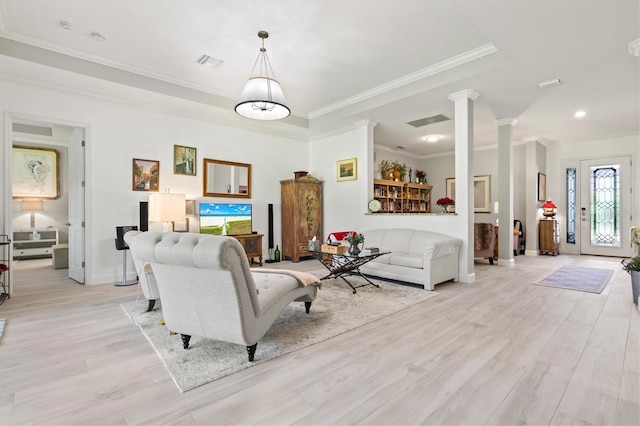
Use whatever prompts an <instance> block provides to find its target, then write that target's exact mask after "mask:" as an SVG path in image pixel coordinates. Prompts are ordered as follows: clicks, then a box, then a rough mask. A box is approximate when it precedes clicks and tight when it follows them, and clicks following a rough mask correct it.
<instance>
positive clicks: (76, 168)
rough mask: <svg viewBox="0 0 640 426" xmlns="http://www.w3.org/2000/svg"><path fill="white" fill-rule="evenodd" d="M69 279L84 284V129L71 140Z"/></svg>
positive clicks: (77, 132) (76, 131) (79, 130)
mask: <svg viewBox="0 0 640 426" xmlns="http://www.w3.org/2000/svg"><path fill="white" fill-rule="evenodd" d="M69 278H71V279H72V280H75V281H77V282H79V283H81V284H84V129H75V130H74V131H73V134H72V135H71V138H70V139H69Z"/></svg>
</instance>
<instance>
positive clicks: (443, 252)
mask: <svg viewBox="0 0 640 426" xmlns="http://www.w3.org/2000/svg"><path fill="white" fill-rule="evenodd" d="M361 233H362V234H363V235H364V246H365V247H378V248H379V249H380V251H389V252H391V253H390V254H386V255H383V256H380V257H378V258H376V259H374V260H372V261H371V262H369V263H367V264H365V265H363V266H361V267H360V271H361V272H362V273H364V274H366V275H372V276H377V277H382V278H388V279H392V280H398V281H405V282H409V283H413V284H419V285H422V286H423V287H424V288H425V290H433V289H434V286H435V285H436V284H440V283H442V282H444V281H448V280H453V281H458V277H459V272H458V254H459V252H460V246H461V245H462V240H461V239H459V238H455V237H451V236H449V235H444V234H439V233H437V232H430V231H418V230H414V229H374V230H369V231H361Z"/></svg>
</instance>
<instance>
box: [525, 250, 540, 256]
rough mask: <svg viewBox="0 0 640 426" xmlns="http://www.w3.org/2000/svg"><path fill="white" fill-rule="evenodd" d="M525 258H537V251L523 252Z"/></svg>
mask: <svg viewBox="0 0 640 426" xmlns="http://www.w3.org/2000/svg"><path fill="white" fill-rule="evenodd" d="M524 255H525V256H537V255H538V250H526V251H525V252H524Z"/></svg>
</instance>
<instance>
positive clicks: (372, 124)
mask: <svg viewBox="0 0 640 426" xmlns="http://www.w3.org/2000/svg"><path fill="white" fill-rule="evenodd" d="M354 124H355V126H356V127H365V126H366V127H370V128H374V127H375V126H376V124H378V122H377V121H371V120H369V119H366V120H360V121H356V122H355V123H354Z"/></svg>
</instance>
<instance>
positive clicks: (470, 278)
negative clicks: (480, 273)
mask: <svg viewBox="0 0 640 426" xmlns="http://www.w3.org/2000/svg"><path fill="white" fill-rule="evenodd" d="M458 281H460V282H462V283H469V284H471V283H474V282H476V273H475V272H473V273H471V274H466V275H464V274H460V276H459V277H458Z"/></svg>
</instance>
